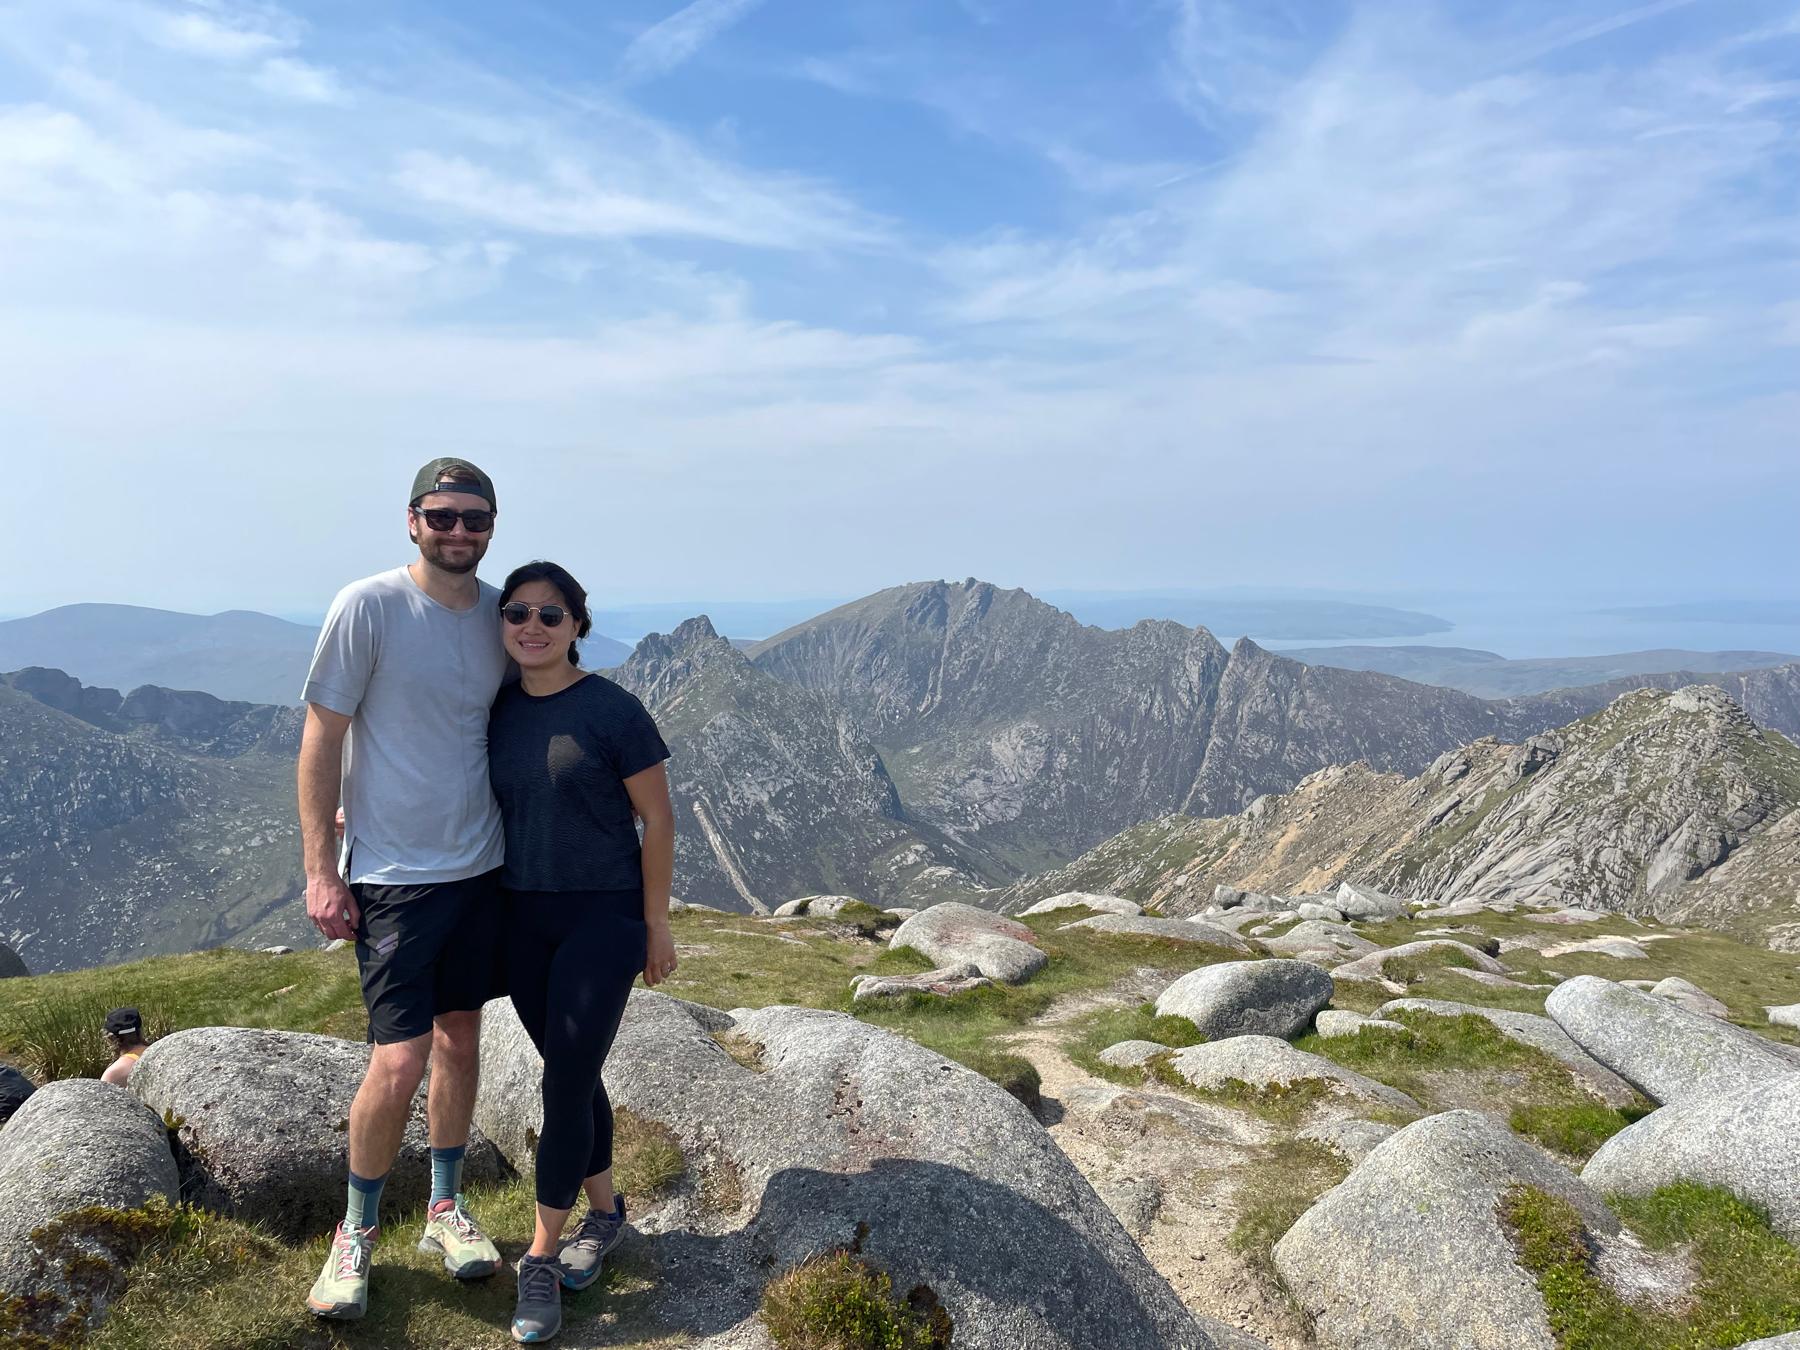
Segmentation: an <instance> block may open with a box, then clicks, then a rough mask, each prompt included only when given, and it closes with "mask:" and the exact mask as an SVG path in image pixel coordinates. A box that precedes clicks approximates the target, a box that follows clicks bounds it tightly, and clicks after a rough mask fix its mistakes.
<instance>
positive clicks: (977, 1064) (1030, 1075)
mask: <svg viewBox="0 0 1800 1350" xmlns="http://www.w3.org/2000/svg"><path fill="white" fill-rule="evenodd" d="M959 1062H960V1063H962V1064H965V1065H967V1066H968V1067H969V1068H971V1069H973V1070H975V1072H976V1073H978V1074H980V1075H981V1076H982V1077H983V1078H988V1079H992V1080H993V1081H994V1082H996V1083H998V1084H999V1085H1000V1086H1001V1087H1003V1088H1005V1089H1006V1090H1007V1091H1008V1092H1010V1093H1011V1094H1012V1095H1013V1096H1015V1097H1017V1098H1018V1099H1019V1100H1020V1101H1022V1102H1024V1103H1025V1105H1026V1106H1027V1107H1029V1108H1030V1109H1031V1110H1033V1111H1036V1110H1037V1109H1038V1106H1039V1105H1040V1104H1041V1102H1042V1097H1041V1096H1040V1092H1041V1090H1042V1088H1043V1085H1044V1084H1043V1079H1042V1078H1041V1077H1040V1076H1039V1075H1038V1070H1037V1065H1035V1064H1033V1063H1032V1062H1031V1061H1030V1060H1028V1059H1026V1058H1025V1057H1024V1056H1023V1055H1015V1054H1010V1053H1009V1052H1007V1051H1005V1050H981V1051H975V1052H973V1053H971V1054H969V1055H968V1057H967V1058H966V1059H963V1060H961V1061H959Z"/></svg>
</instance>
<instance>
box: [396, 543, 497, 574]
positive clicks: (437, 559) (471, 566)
mask: <svg viewBox="0 0 1800 1350" xmlns="http://www.w3.org/2000/svg"><path fill="white" fill-rule="evenodd" d="M413 542H414V543H416V544H417V545H418V546H419V552H420V553H421V554H423V555H424V557H425V561H426V562H428V563H430V564H431V565H432V566H433V567H435V568H437V569H438V571H440V572H449V573H450V574H451V575H452V576H461V575H462V574H463V573H465V572H473V571H474V570H475V569H476V568H477V567H479V566H480V565H481V559H482V555H483V554H485V553H486V552H487V541H486V540H485V539H471V540H468V541H467V542H466V543H465V544H464V547H465V548H467V549H468V550H469V554H468V557H467V558H466V559H460V558H458V559H451V558H446V557H445V556H444V548H445V544H446V541H445V540H441V539H436V538H433V537H432V536H431V535H429V534H428V535H426V536H425V537H424V538H422V539H421V538H420V537H419V536H418V535H416V534H415V535H414V536H413Z"/></svg>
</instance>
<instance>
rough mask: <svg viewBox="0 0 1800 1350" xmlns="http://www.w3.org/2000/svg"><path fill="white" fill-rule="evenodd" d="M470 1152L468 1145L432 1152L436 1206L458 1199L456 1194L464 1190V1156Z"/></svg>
mask: <svg viewBox="0 0 1800 1350" xmlns="http://www.w3.org/2000/svg"><path fill="white" fill-rule="evenodd" d="M468 1150H469V1146H468V1145H467V1144H458V1145H457V1146H456V1147H455V1148H434V1149H432V1150H431V1203H432V1204H434V1205H435V1204H436V1203H437V1202H438V1201H440V1200H454V1199H456V1193H457V1192H458V1191H460V1190H461V1189H462V1165H463V1154H464V1153H467V1152H468Z"/></svg>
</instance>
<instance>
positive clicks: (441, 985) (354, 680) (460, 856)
mask: <svg viewBox="0 0 1800 1350" xmlns="http://www.w3.org/2000/svg"><path fill="white" fill-rule="evenodd" d="M495 515H496V510H495V501H494V485H493V483H492V481H491V480H490V479H489V478H488V476H487V475H486V474H485V473H483V472H482V471H481V470H480V469H478V468H476V467H475V466H474V465H473V464H470V463H469V462H468V461H466V460H460V459H434V460H432V461H431V463H429V464H427V465H426V466H425V467H424V468H422V469H420V470H419V472H418V475H417V476H416V478H415V479H414V480H413V486H412V495H411V498H410V500H409V501H408V503H407V532H408V534H409V535H410V536H411V538H412V540H413V542H414V543H415V544H416V545H418V550H419V556H418V558H417V559H416V560H415V561H413V562H412V563H411V564H409V565H408V566H406V567H399V568H395V569H394V570H393V571H391V572H383V573H380V574H378V575H376V576H373V577H368V578H366V579H364V580H362V581H357V582H353V583H351V584H350V585H349V586H346V587H345V588H344V589H343V590H342V591H341V592H339V594H338V596H337V599H336V600H334V601H333V602H332V606H331V611H330V613H329V614H327V615H326V617H325V627H324V631H323V632H321V633H320V635H319V645H318V648H317V650H316V651H315V653H314V655H313V663H312V669H311V671H310V672H309V673H308V675H307V680H306V687H305V690H304V691H303V693H302V697H303V698H304V699H305V701H306V705H307V706H306V724H305V728H304V730H303V731H302V733H301V741H300V832H301V841H302V848H303V850H304V853H305V865H306V912H307V916H308V917H309V918H311V920H312V921H313V924H314V926H315V927H317V928H318V930H319V932H320V933H321V934H323V935H324V936H325V937H327V938H351V937H354V938H355V939H356V959H357V964H358V966H359V968H360V970H361V973H362V991H363V1003H364V1004H365V1006H366V1007H367V1008H368V1010H369V1039H370V1041H371V1042H373V1047H372V1051H371V1054H370V1059H369V1069H368V1073H367V1075H366V1076H365V1077H364V1078H363V1082H362V1086H361V1087H360V1088H359V1089H358V1091H357V1094H356V1100H355V1102H354V1103H353V1104H352V1105H351V1108H350V1131H349V1134H350V1138H349V1144H350V1185H349V1191H348V1199H347V1203H346V1206H345V1213H344V1220H343V1222H342V1223H340V1224H339V1225H338V1228H337V1231H336V1233H335V1234H334V1236H333V1238H332V1243H331V1250H330V1252H329V1253H328V1254H327V1255H326V1259H325V1268H324V1270H323V1271H322V1272H321V1273H320V1275H319V1279H318V1281H317V1283H315V1284H314V1285H313V1287H312V1291H311V1293H310V1294H309V1295H308V1296H307V1306H308V1307H310V1308H311V1309H312V1310H313V1312H315V1313H317V1314H318V1315H319V1316H321V1317H341V1318H351V1317H361V1316H362V1315H363V1313H364V1312H365V1311H366V1310H367V1308H368V1297H369V1259H370V1251H371V1248H372V1246H373V1243H374V1239H375V1235H376V1230H377V1229H378V1228H379V1226H380V1205H381V1191H382V1186H383V1184H384V1183H385V1181H386V1180H387V1174H388V1171H389V1169H390V1168H391V1167H392V1166H393V1163H394V1159H395V1157H396V1156H397V1155H398V1154H399V1151H400V1141H401V1136H402V1135H403V1133H404V1132H405V1129H406V1122H407V1118H408V1116H409V1115H410V1114H411V1110H412V1100H413V1094H414V1093H415V1092H417V1091H418V1087H419V1083H420V1080H421V1079H422V1078H423V1077H424V1074H425V1066H426V1064H427V1062H428V1061H429V1062H430V1063H431V1065H432V1074H431V1087H430V1090H429V1092H428V1094H427V1097H426V1106H427V1111H428V1116H429V1121H430V1129H431V1206H430V1213H429V1216H428V1218H427V1220H426V1224H425V1233H424V1237H423V1239H422V1240H421V1242H420V1244H419V1245H420V1247H421V1248H422V1249H424V1250H429V1251H437V1252H441V1253H442V1254H443V1257H444V1266H445V1268H446V1269H447V1270H449V1272H450V1273H451V1274H452V1275H455V1276H456V1277H458V1278H459V1279H475V1278H479V1277H481V1276H485V1275H491V1274H493V1273H494V1271H496V1270H497V1269H499V1265H500V1254H499V1253H498V1252H497V1251H496V1250H495V1249H494V1244H493V1243H492V1242H490V1241H489V1240H488V1239H487V1237H486V1235H485V1234H483V1233H482V1231H481V1229H480V1227H479V1226H478V1225H477V1224H476V1223H475V1221H474V1219H472V1218H471V1217H470V1216H469V1214H468V1211H467V1210H466V1209H465V1208H464V1207H463V1200H462V1195H461V1174H462V1158H463V1151H464V1148H465V1147H466V1146H467V1144H468V1139H469V1119H470V1117H471V1115H472V1114H473V1113H474V1108H475V1082H476V1072H477V1048H478V1038H479V1035H480V1030H481V1006H482V1004H483V1003H484V1002H486V1001H487V999H488V997H489V996H490V995H491V994H493V993H494V992H495V989H494V981H493V971H494V962H495V953H496V950H497V948H498V946H499V939H500V932H501V926H500V903H499V887H498V880H499V875H500V873H499V868H500V863H501V861H502V853H503V849H504V844H503V837H502V835H501V829H500V812H499V808H498V807H497V806H496V805H495V802H494V795H493V791H492V789H491V788H489V786H488V769H487V719H488V707H489V705H490V704H492V703H493V701H494V695H495V694H496V693H497V692H498V691H499V688H500V684H501V681H502V680H503V679H504V678H505V675H506V672H507V658H506V654H505V651H504V649H503V648H502V646H501V643H500V613H499V608H498V601H499V596H498V592H496V591H495V589H494V588H493V587H492V586H489V585H486V584H485V583H483V582H481V581H479V580H478V579H477V578H476V575H475V569H476V567H477V565H478V564H479V563H480V562H481V558H482V555H483V554H485V553H486V552H487V547H488V542H489V540H490V539H491V538H492V534H493V528H494V517H495ZM340 789H341V794H342V800H343V816H344V822H343V843H342V846H341V855H340V852H339V849H338V847H337V846H336V844H335V836H336V834H337V830H336V819H335V817H336V814H337V807H338V802H339V795H340Z"/></svg>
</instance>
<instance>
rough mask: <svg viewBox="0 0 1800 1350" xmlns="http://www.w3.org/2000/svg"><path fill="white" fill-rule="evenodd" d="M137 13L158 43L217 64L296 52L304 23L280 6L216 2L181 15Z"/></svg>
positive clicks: (160, 11) (180, 9) (188, 6)
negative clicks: (288, 49) (282, 51)
mask: <svg viewBox="0 0 1800 1350" xmlns="http://www.w3.org/2000/svg"><path fill="white" fill-rule="evenodd" d="M127 12H128V13H130V12H132V11H131V10H130V9H128V10H127ZM135 12H136V16H137V18H138V21H139V23H140V24H141V26H142V30H143V32H144V34H145V35H146V36H147V37H148V38H149V39H150V40H151V41H152V42H155V43H156V44H157V45H159V46H162V47H167V48H169V49H170V50H173V51H179V52H185V53H187V54H188V55H191V56H199V57H204V58H206V59H208V60H213V61H228V62H229V61H245V60H250V59H252V58H255V57H259V56H266V55H268V54H269V53H271V52H276V51H281V50H283V49H285V48H288V47H291V46H293V45H294V44H295V42H297V41H298V40H299V35H300V24H299V22H298V20H296V19H295V18H294V17H293V16H292V15H290V14H288V13H287V12H286V11H284V10H282V9H280V8H278V7H276V6H274V5H251V4H234V3H229V2H228V0H212V2H211V3H205V2H202V3H191V4H186V5H182V6H179V7H177V8H175V9H160V8H153V7H143V8H137V9H136V11H135Z"/></svg>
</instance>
